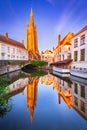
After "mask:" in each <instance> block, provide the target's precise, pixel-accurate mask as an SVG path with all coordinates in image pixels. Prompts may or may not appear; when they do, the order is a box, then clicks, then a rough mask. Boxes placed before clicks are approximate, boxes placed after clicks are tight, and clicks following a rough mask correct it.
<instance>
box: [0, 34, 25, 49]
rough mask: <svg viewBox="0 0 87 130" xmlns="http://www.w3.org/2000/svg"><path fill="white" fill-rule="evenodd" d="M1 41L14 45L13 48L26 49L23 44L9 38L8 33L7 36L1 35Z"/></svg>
mask: <svg viewBox="0 0 87 130" xmlns="http://www.w3.org/2000/svg"><path fill="white" fill-rule="evenodd" d="M0 41H1V42H4V43H6V44H9V45H13V46H16V47H21V48H23V49H25V46H24V45H23V44H22V43H21V42H18V41H16V40H13V39H10V38H8V34H7V33H6V36H4V35H0Z"/></svg>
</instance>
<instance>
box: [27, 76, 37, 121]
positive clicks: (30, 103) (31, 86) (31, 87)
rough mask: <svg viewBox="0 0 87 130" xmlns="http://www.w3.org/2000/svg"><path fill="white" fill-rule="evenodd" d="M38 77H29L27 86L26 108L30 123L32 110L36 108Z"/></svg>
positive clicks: (32, 114)
mask: <svg viewBox="0 0 87 130" xmlns="http://www.w3.org/2000/svg"><path fill="white" fill-rule="evenodd" d="M38 81H39V78H38V77H35V78H33V77H30V78H29V82H28V85H27V107H28V108H29V110H30V121H31V122H32V121H33V116H34V108H35V106H36V101H37V96H38Z"/></svg>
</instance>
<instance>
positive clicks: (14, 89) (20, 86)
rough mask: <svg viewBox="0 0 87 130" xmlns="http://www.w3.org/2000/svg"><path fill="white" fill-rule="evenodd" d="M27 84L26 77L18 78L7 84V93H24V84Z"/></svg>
mask: <svg viewBox="0 0 87 130" xmlns="http://www.w3.org/2000/svg"><path fill="white" fill-rule="evenodd" d="M27 84H28V78H20V79H18V80H17V81H15V82H13V83H12V84H10V85H9V86H8V92H7V93H8V95H10V96H11V97H12V96H14V95H16V94H18V93H22V94H23V93H24V89H25V87H26V85H27Z"/></svg>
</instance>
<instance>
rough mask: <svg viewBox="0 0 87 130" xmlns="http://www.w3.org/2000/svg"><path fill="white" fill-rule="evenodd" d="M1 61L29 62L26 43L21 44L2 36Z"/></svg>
mask: <svg viewBox="0 0 87 130" xmlns="http://www.w3.org/2000/svg"><path fill="white" fill-rule="evenodd" d="M0 60H25V61H27V60H28V51H27V50H26V48H25V46H24V43H23V42H22V43H20V42H18V41H15V40H13V39H10V38H9V37H8V33H6V35H5V36H3V35H0Z"/></svg>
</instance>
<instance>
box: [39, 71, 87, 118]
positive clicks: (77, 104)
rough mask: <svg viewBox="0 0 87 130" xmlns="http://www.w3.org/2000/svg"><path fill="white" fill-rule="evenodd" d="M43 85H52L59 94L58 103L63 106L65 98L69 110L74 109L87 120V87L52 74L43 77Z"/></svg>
mask: <svg viewBox="0 0 87 130" xmlns="http://www.w3.org/2000/svg"><path fill="white" fill-rule="evenodd" d="M41 83H45V84H46V85H50V84H52V85H53V89H55V90H56V91H57V92H58V103H59V104H61V98H63V100H64V101H65V103H66V104H67V106H68V107H69V108H71V107H72V108H74V109H75V110H76V111H77V112H78V113H79V114H80V115H81V116H83V117H84V118H85V119H87V96H86V95H87V85H85V84H82V83H79V82H75V81H72V82H70V81H69V80H67V81H65V80H64V79H60V78H58V77H54V76H52V75H50V74H48V76H47V75H46V76H44V77H42V78H41Z"/></svg>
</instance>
